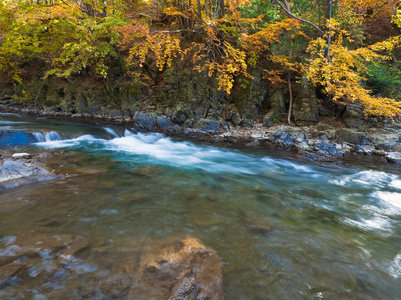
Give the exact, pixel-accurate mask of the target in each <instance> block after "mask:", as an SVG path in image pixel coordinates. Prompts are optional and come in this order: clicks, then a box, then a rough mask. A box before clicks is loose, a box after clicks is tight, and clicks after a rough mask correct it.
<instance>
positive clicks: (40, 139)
mask: <svg viewBox="0 0 401 300" xmlns="http://www.w3.org/2000/svg"><path fill="white" fill-rule="evenodd" d="M32 135H33V136H34V137H35V139H36V142H38V143H42V142H45V141H46V138H45V135H44V134H43V133H41V132H33V133H32Z"/></svg>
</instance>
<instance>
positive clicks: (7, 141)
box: [0, 129, 36, 146]
mask: <svg viewBox="0 0 401 300" xmlns="http://www.w3.org/2000/svg"><path fill="white" fill-rule="evenodd" d="M35 142H36V139H35V137H34V136H33V134H32V133H27V132H21V131H6V130H2V129H0V146H11V145H27V144H31V143H35Z"/></svg>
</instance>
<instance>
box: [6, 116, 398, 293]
mask: <svg viewBox="0 0 401 300" xmlns="http://www.w3.org/2000/svg"><path fill="white" fill-rule="evenodd" d="M0 120H1V122H2V123H0V126H3V127H0V129H1V128H4V126H6V127H7V128H8V129H16V130H26V129H29V130H30V131H31V132H44V133H45V132H49V131H57V132H59V133H60V134H61V135H63V136H64V138H66V139H65V140H51V139H50V138H49V140H48V141H44V142H43V141H42V142H39V143H36V144H35V145H31V146H29V147H28V146H24V147H22V146H21V147H20V148H19V149H18V150H21V151H22V150H24V151H25V150H26V151H30V152H37V153H40V152H49V153H52V154H53V157H52V158H50V159H49V160H48V163H49V165H51V166H52V167H53V168H55V169H56V170H58V171H62V172H63V174H65V175H67V174H68V175H67V176H64V177H60V178H58V179H56V180H53V181H50V182H44V183H40V184H35V185H29V186H25V187H21V188H17V189H14V190H7V191H3V192H0V193H1V194H0V207H2V209H0V230H1V232H0V237H1V239H0V259H1V256H2V255H3V256H5V255H6V253H5V251H6V250H5V249H9V250H10V249H11V248H9V247H10V245H12V242H10V241H12V239H13V237H15V236H18V234H19V233H20V232H23V231H26V230H29V231H30V232H32V234H35V233H43V232H45V233H48V234H72V235H82V236H84V237H85V238H86V239H87V240H88V241H89V246H88V249H87V250H85V251H83V252H81V253H79V255H77V257H76V258H74V259H75V260H74V261H73V262H72V263H71V264H70V268H65V269H63V272H56V274H57V275H53V273H51V272H49V274H52V275H49V276H42V277H41V276H36V277H35V276H33V275H32V276H31V278H28V279H30V280H32V284H31V285H32V287H31V288H27V284H28V283H26V281H29V280H28V279H26V280H25V281H22V282H16V283H15V284H10V285H7V286H5V287H3V288H2V289H0V298H2V297H4V298H7V297H10V298H12V297H17V298H18V297H21V298H22V295H25V296H26V297H28V298H29V297H31V298H32V297H33V296H35V297H37V298H40V297H49V298H53V299H56V298H57V296H54V294H53V293H54V292H53V290H56V291H58V293H59V294H57V295H59V296H58V297H60V299H62V298H63V295H64V296H65V295H66V294H67V293H68V292H69V291H71V290H74V288H77V286H79V285H82V284H86V282H88V281H89V282H90V280H89V279H90V278H98V277H99V276H100V277H101V276H105V277H107V276H110V273H109V272H110V271H109V267H108V264H107V259H110V256H108V255H104V256H101V257H96V259H95V258H94V257H93V251H95V250H96V249H97V248H99V247H100V246H99V244H101V245H102V247H103V248H105V249H107V250H106V252H107V253H109V255H111V253H117V254H116V256H117V257H119V259H124V255H125V256H127V255H130V253H131V252H130V251H133V250H135V249H138V247H139V246H138V245H141V244H143V243H146V242H149V241H152V240H158V239H164V238H167V237H171V236H177V235H178V236H183V235H187V234H189V235H191V236H194V237H197V238H199V239H200V240H201V241H203V242H204V243H205V244H206V245H208V246H210V247H211V248H213V249H215V250H216V251H217V253H218V255H219V256H220V257H221V259H222V261H223V278H224V295H225V298H226V299H378V298H382V299H399V298H400V296H401V172H399V171H397V169H395V168H393V169H392V170H391V171H386V170H385V169H384V170H383V166H377V167H375V166H371V167H370V168H369V169H367V168H364V167H363V166H360V165H358V166H347V167H339V166H334V165H329V166H322V165H316V164H309V163H305V162H303V161H297V160H294V159H284V158H282V157H280V156H278V155H274V154H272V155H269V153H266V152H261V151H254V152H253V151H249V150H247V151H246V152H244V151H240V150H235V149H224V148H216V147H211V146H205V145H198V144H194V143H190V142H185V141H177V140H173V139H170V138H167V137H164V136H163V135H160V134H142V133H138V134H133V133H132V132H131V131H129V130H125V129H123V128H118V127H112V126H104V125H98V126H95V125H84V124H79V123H71V122H67V121H54V120H37V119H27V118H21V117H19V116H4V115H3V116H0ZM8 120H9V121H10V122H8ZM15 120H17V121H18V122H20V123H12V122H14V121H15ZM17 121H15V122H17ZM7 122H8V123H7ZM21 122H23V124H22V123H21ZM39 140H40V139H39ZM265 227H271V230H270V231H268V230H264V228H265ZM7 247H8V248H7ZM2 251H3V252H2ZM115 259H117V258H115ZM0 262H1V260H0ZM46 266H47V264H46V257H44V258H43V259H42V260H38V262H37V265H36V266H35V267H33V269H32V270H31V271H32V274H36V273H35V272H39V271H38V269H40V270H42V269H46ZM34 271H35V272H34ZM107 274H109V275H107ZM28 287H29V284H28ZM63 293H66V294H63ZM60 295H61V296H60ZM117 298H119V297H117ZM57 299H58V298H57Z"/></svg>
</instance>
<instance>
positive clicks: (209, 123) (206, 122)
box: [194, 119, 221, 132]
mask: <svg viewBox="0 0 401 300" xmlns="http://www.w3.org/2000/svg"><path fill="white" fill-rule="evenodd" d="M220 125H221V124H220V122H218V121H215V120H210V119H200V120H198V121H197V122H196V123H195V125H194V127H195V128H199V129H200V130H202V131H207V132H216V131H217V129H218V128H219V127H220Z"/></svg>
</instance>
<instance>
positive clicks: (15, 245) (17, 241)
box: [0, 232, 73, 265]
mask: <svg viewBox="0 0 401 300" xmlns="http://www.w3.org/2000/svg"><path fill="white" fill-rule="evenodd" d="M72 243H73V238H72V235H69V234H60V235H50V234H34V235H32V233H31V232H24V233H20V234H18V235H16V236H9V237H7V240H6V241H5V243H0V249H1V252H2V253H3V255H2V256H1V257H0V265H1V264H4V263H9V262H12V261H15V260H17V259H18V258H20V257H28V258H35V257H41V256H42V255H44V253H46V255H47V253H52V252H57V251H60V250H62V249H65V248H66V247H67V246H69V245H70V244H72Z"/></svg>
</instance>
